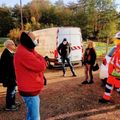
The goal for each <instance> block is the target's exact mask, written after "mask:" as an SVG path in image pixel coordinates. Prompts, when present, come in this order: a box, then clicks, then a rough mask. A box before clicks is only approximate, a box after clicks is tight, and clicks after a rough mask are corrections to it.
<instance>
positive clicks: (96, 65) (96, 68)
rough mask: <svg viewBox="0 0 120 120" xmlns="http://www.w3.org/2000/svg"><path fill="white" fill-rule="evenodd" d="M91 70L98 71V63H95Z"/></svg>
mask: <svg viewBox="0 0 120 120" xmlns="http://www.w3.org/2000/svg"><path fill="white" fill-rule="evenodd" d="M92 70H93V71H97V70H99V65H98V63H95V64H94V65H93V68H92Z"/></svg>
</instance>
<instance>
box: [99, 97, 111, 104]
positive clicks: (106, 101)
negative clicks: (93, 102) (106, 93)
mask: <svg viewBox="0 0 120 120" xmlns="http://www.w3.org/2000/svg"><path fill="white" fill-rule="evenodd" d="M109 102H110V100H106V99H104V98H100V99H99V103H102V104H107V103H109Z"/></svg>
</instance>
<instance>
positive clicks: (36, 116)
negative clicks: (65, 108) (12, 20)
mask: <svg viewBox="0 0 120 120" xmlns="http://www.w3.org/2000/svg"><path fill="white" fill-rule="evenodd" d="M37 45H38V40H37V39H36V37H35V35H34V34H33V33H32V32H22V33H21V35H20V44H19V45H18V47H17V49H16V46H15V44H14V42H13V41H12V40H7V41H6V42H5V43H4V46H5V49H4V51H3V53H2V55H1V59H0V68H1V69H0V74H1V79H2V83H3V86H4V87H7V92H6V108H5V109H6V110H10V111H11V110H17V109H18V104H17V103H16V101H15V94H16V85H17V86H18V91H19V94H20V95H21V96H22V98H23V101H24V102H25V105H26V108H27V120H40V110H39V108H40V98H39V94H40V92H41V90H42V89H43V86H44V71H45V69H46V61H45V59H44V57H43V56H41V55H40V54H38V53H37V52H36V51H35V49H34V48H35V47H36V46H37ZM119 46H120V45H119ZM119 46H118V48H117V55H116V54H114V58H115V59H116V61H118V62H119V61H120V60H119V58H120V57H119V55H118V53H119V51H120V49H119V48H120V47H119ZM57 50H58V53H59V55H60V56H61V61H62V67H63V76H64V77H65V76H66V69H65V61H66V62H67V63H68V66H69V67H70V70H71V72H72V76H73V77H76V76H77V75H76V73H75V70H74V68H73V65H72V63H71V61H70V58H69V56H70V53H71V46H70V44H69V43H68V41H67V39H66V38H64V39H63V42H62V43H61V44H60V45H59V46H58V49H57ZM114 58H112V59H111V62H110V64H112V65H111V66H112V67H114V62H116V61H115V59H114ZM95 62H96V51H95V47H94V43H93V41H88V45H87V47H86V49H85V52H84V55H83V64H84V66H85V79H84V81H83V82H82V84H92V83H94V81H93V74H92V69H93V66H94V64H95ZM117 67H118V69H119V71H120V65H118V66H117ZM110 70H111V68H110ZM110 70H109V71H110ZM109 73H110V77H109V79H108V83H107V85H106V91H107V92H108V88H111V89H113V87H114V85H115V84H112V85H111V84H109V82H110V81H111V80H113V77H112V74H111V72H109ZM115 80H119V79H116V78H115ZM117 87H119V86H117ZM111 89H110V90H111ZM110 90H109V91H110ZM107 92H106V93H105V95H104V96H103V98H102V99H101V100H100V102H104V101H105V99H107V101H108V97H107V96H106V95H108V94H107ZM109 94H110V93H109Z"/></svg>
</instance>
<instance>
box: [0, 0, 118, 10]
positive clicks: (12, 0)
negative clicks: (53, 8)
mask: <svg viewBox="0 0 120 120" xmlns="http://www.w3.org/2000/svg"><path fill="white" fill-rule="evenodd" d="M30 1H31V0H22V3H23V4H26V3H28V2H30ZM50 1H51V2H52V3H55V1H57V0H50ZM63 1H64V3H65V4H67V3H69V2H77V1H78V0H63ZM19 3H20V0H0V5H2V4H6V5H7V6H12V7H13V6H14V5H15V4H19ZM116 4H117V10H119V11H120V0H116Z"/></svg>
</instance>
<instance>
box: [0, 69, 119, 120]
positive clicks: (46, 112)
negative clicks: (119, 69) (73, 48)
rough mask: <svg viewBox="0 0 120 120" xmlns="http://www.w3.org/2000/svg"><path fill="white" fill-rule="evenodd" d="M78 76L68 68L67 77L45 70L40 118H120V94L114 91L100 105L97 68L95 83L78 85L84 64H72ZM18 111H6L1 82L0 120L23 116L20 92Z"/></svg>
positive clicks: (50, 119)
mask: <svg viewBox="0 0 120 120" xmlns="http://www.w3.org/2000/svg"><path fill="white" fill-rule="evenodd" d="M75 71H76V73H77V77H71V72H70V71H69V68H67V75H66V77H62V71H61V70H47V71H46V73H45V76H46V78H47V80H48V81H47V82H48V84H47V86H45V88H44V90H43V91H42V93H41V95H40V98H41V120H120V115H119V113H120V95H119V94H118V93H117V92H116V91H115V92H114V94H113V95H112V99H111V103H109V104H106V105H102V104H99V103H98V99H99V97H100V96H102V94H103V92H104V87H102V86H101V81H100V80H99V74H98V73H99V71H97V72H94V84H89V85H81V82H82V81H83V80H84V68H83V67H77V68H75ZM17 101H19V102H20V103H21V106H20V108H19V110H18V111H15V112H6V111H4V107H5V89H3V87H2V86H0V120H25V116H26V109H25V106H24V103H23V101H22V99H21V96H19V94H17Z"/></svg>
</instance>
